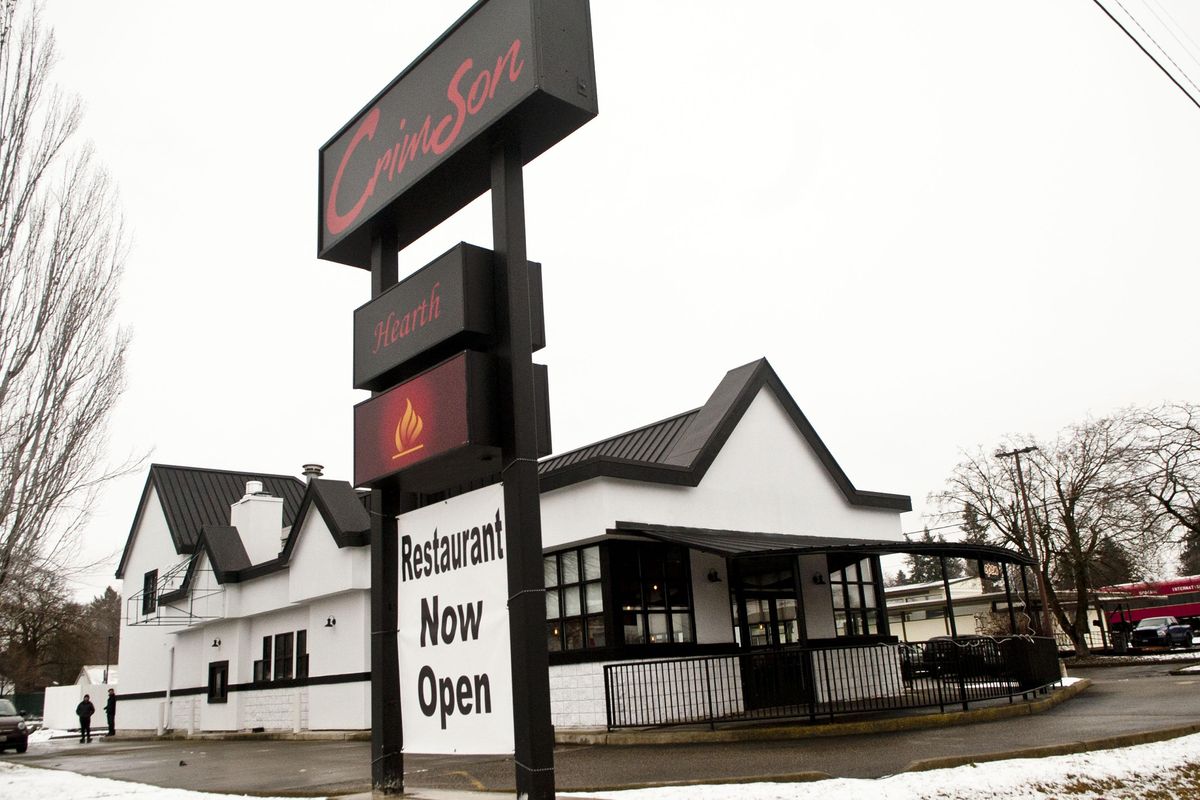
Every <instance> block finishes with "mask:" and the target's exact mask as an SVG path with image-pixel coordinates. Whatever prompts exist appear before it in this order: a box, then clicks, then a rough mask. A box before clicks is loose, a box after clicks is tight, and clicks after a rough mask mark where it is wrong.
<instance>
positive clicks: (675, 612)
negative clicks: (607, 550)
mask: <svg viewBox="0 0 1200 800" xmlns="http://www.w3.org/2000/svg"><path fill="white" fill-rule="evenodd" d="M611 552H612V556H611V557H612V572H613V602H614V603H615V604H616V606H617V608H618V609H620V611H619V614H620V618H619V621H620V628H621V636H622V639H623V641H624V643H625V644H627V645H630V644H670V643H673V644H683V643H689V642H694V641H695V640H696V637H695V632H694V628H693V625H692V604H691V585H692V580H691V569H690V568H689V562H688V551H687V549H686V548H683V547H676V546H655V545H640V546H620V547H616V546H614V547H613V548H612V551H611Z"/></svg>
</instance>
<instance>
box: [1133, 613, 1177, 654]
mask: <svg viewBox="0 0 1200 800" xmlns="http://www.w3.org/2000/svg"><path fill="white" fill-rule="evenodd" d="M1133 646H1134V647H1188V648H1190V647H1191V646H1192V628H1191V626H1190V625H1184V624H1183V623H1181V622H1180V621H1179V620H1177V619H1175V617H1146V619H1143V620H1141V621H1140V622H1138V624H1137V627H1135V628H1134V629H1133Z"/></svg>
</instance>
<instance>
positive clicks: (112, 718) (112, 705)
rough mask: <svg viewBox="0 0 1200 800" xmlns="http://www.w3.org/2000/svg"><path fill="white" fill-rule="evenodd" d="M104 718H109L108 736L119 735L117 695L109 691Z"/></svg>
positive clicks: (105, 702)
mask: <svg viewBox="0 0 1200 800" xmlns="http://www.w3.org/2000/svg"><path fill="white" fill-rule="evenodd" d="M104 716H105V717H107V718H108V735H109V736H116V735H117V693H116V692H115V691H113V690H112V689H109V690H108V700H106V701H104Z"/></svg>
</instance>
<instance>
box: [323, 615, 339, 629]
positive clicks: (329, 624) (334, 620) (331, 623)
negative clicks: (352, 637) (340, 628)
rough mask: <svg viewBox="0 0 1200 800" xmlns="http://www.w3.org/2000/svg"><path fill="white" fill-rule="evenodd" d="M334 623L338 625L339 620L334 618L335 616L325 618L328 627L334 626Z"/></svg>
mask: <svg viewBox="0 0 1200 800" xmlns="http://www.w3.org/2000/svg"><path fill="white" fill-rule="evenodd" d="M334 625H337V620H336V619H334V618H333V617H328V618H326V620H325V627H326V628H332V627H333V626H334Z"/></svg>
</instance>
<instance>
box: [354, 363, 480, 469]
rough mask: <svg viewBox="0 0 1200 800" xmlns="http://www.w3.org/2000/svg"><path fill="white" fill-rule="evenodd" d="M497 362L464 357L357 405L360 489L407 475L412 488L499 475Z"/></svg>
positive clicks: (356, 451)
mask: <svg viewBox="0 0 1200 800" xmlns="http://www.w3.org/2000/svg"><path fill="white" fill-rule="evenodd" d="M493 384H494V380H493V375H492V369H491V361H490V359H489V358H488V357H487V356H485V355H483V354H481V353H475V352H470V351H468V352H464V353H460V354H459V355H457V356H455V357H454V358H451V359H449V360H448V361H445V362H443V363H441V364H439V365H438V366H436V367H433V368H432V369H429V370H427V371H425V372H423V373H421V374H420V375H418V376H416V377H415V378H413V379H411V380H408V381H405V382H404V383H401V384H400V385H398V386H396V387H395V388H393V389H390V390H388V391H386V392H384V393H383V394H380V395H378V396H376V397H373V398H371V399H370V400H366V401H364V402H362V403H359V404H358V405H356V406H355V407H354V484H355V486H379V485H382V484H383V483H385V482H386V481H387V480H388V479H390V478H391V477H392V476H394V475H396V474H397V473H400V472H404V482H405V488H406V489H407V490H408V491H414V492H420V491H433V490H435V489H434V487H436V488H445V486H446V485H449V484H448V481H447V478H446V476H447V475H453V476H455V479H456V480H457V481H458V482H460V483H461V482H465V481H468V480H472V479H474V478H476V477H481V476H483V475H487V474H490V473H494V472H495V471H496V470H497V467H496V463H497V462H496V461H495V459H496V458H497V456H498V455H499V449H498V447H497V442H496V426H495V414H494V405H495V404H494V385H493Z"/></svg>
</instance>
